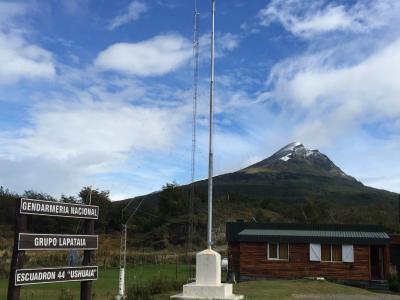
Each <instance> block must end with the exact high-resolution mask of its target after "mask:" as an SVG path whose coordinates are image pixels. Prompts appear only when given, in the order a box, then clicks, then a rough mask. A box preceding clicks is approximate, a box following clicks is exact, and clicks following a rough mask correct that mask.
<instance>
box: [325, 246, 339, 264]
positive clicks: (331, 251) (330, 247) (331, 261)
mask: <svg viewBox="0 0 400 300" xmlns="http://www.w3.org/2000/svg"><path fill="white" fill-rule="evenodd" d="M322 245H329V257H330V260H322ZM333 245H338V246H340V251H341V252H342V254H341V257H342V260H333ZM321 262H328V263H343V245H341V244H321Z"/></svg>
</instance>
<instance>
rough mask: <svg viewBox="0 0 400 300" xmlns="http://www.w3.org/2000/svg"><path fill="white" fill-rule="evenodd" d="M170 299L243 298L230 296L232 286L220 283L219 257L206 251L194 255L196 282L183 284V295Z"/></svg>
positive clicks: (212, 252) (209, 250)
mask: <svg viewBox="0 0 400 300" xmlns="http://www.w3.org/2000/svg"><path fill="white" fill-rule="evenodd" d="M171 299H188V300H189V299H190V300H195V299H196V300H200V299H218V300H238V299H243V296H242V295H234V294H232V284H229V283H221V255H220V254H219V253H217V252H215V251H213V250H211V249H207V250H204V251H202V252H199V253H197V255H196V282H195V283H189V284H185V285H184V286H183V293H182V294H178V295H174V296H171Z"/></svg>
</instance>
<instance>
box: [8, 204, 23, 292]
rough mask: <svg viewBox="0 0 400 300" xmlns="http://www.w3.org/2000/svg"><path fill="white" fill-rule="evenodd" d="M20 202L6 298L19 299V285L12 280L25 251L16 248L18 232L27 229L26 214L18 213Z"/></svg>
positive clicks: (21, 264)
mask: <svg viewBox="0 0 400 300" xmlns="http://www.w3.org/2000/svg"><path fill="white" fill-rule="evenodd" d="M20 205H21V202H19V201H17V210H16V211H17V214H16V216H15V234H14V249H13V255H12V258H11V268H10V278H9V279H8V293H7V300H19V298H20V293H21V287H20V286H16V285H15V282H14V278H15V273H16V271H17V269H19V268H22V267H23V265H24V256H25V251H23V250H21V251H19V250H18V243H17V242H16V241H18V238H19V233H20V232H26V231H27V221H26V216H25V215H21V214H20V213H19V208H20Z"/></svg>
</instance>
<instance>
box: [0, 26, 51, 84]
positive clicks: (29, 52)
mask: <svg viewBox="0 0 400 300" xmlns="http://www.w3.org/2000/svg"><path fill="white" fill-rule="evenodd" d="M0 65H1V68H0V84H1V83H13V82H15V81H17V80H20V79H35V78H52V77H53V76H54V75H55V72H56V71H55V66H54V64H53V57H52V54H51V53H50V52H49V51H47V50H45V49H43V48H41V47H39V46H37V45H34V44H30V43H28V42H27V41H26V40H24V39H23V38H22V37H20V36H12V35H5V34H2V33H0Z"/></svg>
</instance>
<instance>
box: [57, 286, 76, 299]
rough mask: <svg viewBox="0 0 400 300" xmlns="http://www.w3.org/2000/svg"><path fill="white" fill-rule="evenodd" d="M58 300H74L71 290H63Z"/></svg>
mask: <svg viewBox="0 0 400 300" xmlns="http://www.w3.org/2000/svg"><path fill="white" fill-rule="evenodd" d="M58 300H74V296H72V295H71V291H70V290H69V289H67V290H65V289H61V291H60V296H59V297H58Z"/></svg>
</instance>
